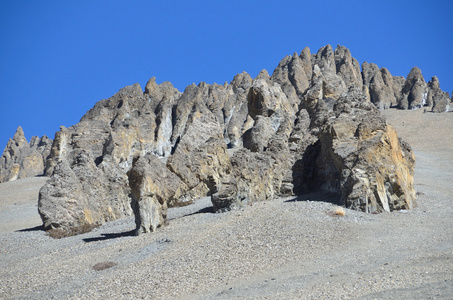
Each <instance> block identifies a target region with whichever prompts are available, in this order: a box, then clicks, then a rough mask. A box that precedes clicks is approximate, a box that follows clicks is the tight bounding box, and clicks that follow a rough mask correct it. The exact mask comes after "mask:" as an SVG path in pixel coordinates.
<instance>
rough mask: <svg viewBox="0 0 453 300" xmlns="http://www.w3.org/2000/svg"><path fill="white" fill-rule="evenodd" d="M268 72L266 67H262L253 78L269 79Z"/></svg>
mask: <svg viewBox="0 0 453 300" xmlns="http://www.w3.org/2000/svg"><path fill="white" fill-rule="evenodd" d="M269 77H270V76H269V73H268V72H267V70H266V69H262V70H261V71H260V73H259V74H258V75H257V76H256V77H255V79H269Z"/></svg>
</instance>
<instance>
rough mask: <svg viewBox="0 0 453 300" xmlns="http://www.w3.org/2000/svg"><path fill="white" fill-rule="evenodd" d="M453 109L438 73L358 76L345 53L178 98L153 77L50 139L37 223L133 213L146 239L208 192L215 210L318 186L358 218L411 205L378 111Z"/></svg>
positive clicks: (369, 71) (409, 169) (404, 164)
mask: <svg viewBox="0 0 453 300" xmlns="http://www.w3.org/2000/svg"><path fill="white" fill-rule="evenodd" d="M450 103H451V100H450V99H449V97H448V93H444V92H442V91H441V90H440V86H439V82H438V80H437V78H433V79H432V80H431V81H430V82H429V83H428V84H426V83H425V81H424V79H423V76H422V74H421V71H420V70H419V69H418V68H414V69H412V70H411V72H410V73H409V75H408V78H407V79H405V78H403V77H395V76H392V75H391V73H390V72H389V71H388V70H387V69H386V68H379V67H378V66H377V65H375V64H372V63H370V64H368V63H366V62H365V63H364V64H363V65H362V72H361V71H360V66H359V63H358V61H357V60H355V59H354V58H353V57H352V55H351V53H350V51H349V50H348V49H347V48H345V47H344V46H338V47H337V48H336V49H335V50H333V48H332V47H331V46H330V45H327V46H325V47H323V48H321V49H320V50H319V51H318V52H317V53H316V54H311V52H310V50H309V49H308V48H305V49H303V51H302V52H301V54H300V55H298V54H297V53H294V54H293V55H292V56H287V57H285V58H284V59H282V60H281V61H280V63H279V64H278V66H277V67H276V69H275V70H274V72H273V73H272V74H271V75H269V73H268V72H267V71H266V70H263V71H261V72H260V73H259V75H258V76H257V77H256V78H254V79H252V78H251V77H250V75H248V74H247V73H245V72H243V73H241V74H238V75H236V76H235V77H234V78H233V80H232V81H231V82H230V83H225V84H223V85H219V84H215V83H214V84H207V83H204V82H201V83H200V84H199V85H195V84H192V85H190V86H188V87H187V88H186V89H185V90H184V92H183V93H181V92H179V91H178V90H176V89H175V88H174V87H173V86H172V85H171V83H169V82H164V83H161V84H157V83H156V80H155V78H151V79H150V80H149V81H148V83H147V84H146V87H145V91H144V92H143V91H142V89H141V87H140V86H139V85H138V84H135V85H132V86H128V87H125V88H123V89H121V90H120V91H119V92H118V93H117V94H115V95H114V96H112V97H111V98H109V99H105V100H101V101H99V102H98V103H96V105H95V106H94V107H93V108H92V109H91V110H90V111H89V112H87V114H86V115H85V116H83V117H82V119H81V121H80V122H79V123H78V124H76V125H74V126H71V127H69V128H64V127H62V128H61V130H60V131H59V132H57V133H56V135H55V139H54V142H53V144H52V149H51V150H50V154H49V158H48V159H47V161H46V174H47V175H49V176H52V177H51V179H50V180H49V181H48V182H47V183H46V185H45V186H44V187H43V189H42V190H41V193H40V214H41V216H42V219H43V222H44V224H45V226H46V227H60V228H71V227H74V226H81V225H83V224H85V223H90V224H91V223H102V222H105V221H107V220H110V219H114V218H119V217H122V216H125V215H128V214H131V213H132V212H134V213H135V216H136V223H137V233H142V232H150V231H154V230H156V228H158V227H159V226H161V225H162V224H164V223H165V220H166V209H167V207H169V206H178V205H188V204H190V203H193V201H196V199H198V198H199V197H203V196H206V195H211V199H212V203H213V207H214V209H215V210H217V211H225V210H229V209H234V208H237V207H244V205H245V204H247V203H251V202H254V201H263V200H266V199H270V198H272V197H275V196H279V195H299V194H302V193H306V192H310V191H313V190H321V191H323V192H325V193H328V194H331V195H333V196H335V197H336V198H337V199H338V201H339V202H341V203H342V204H343V205H344V206H346V207H350V208H354V209H357V210H362V211H365V212H381V211H392V210H394V209H401V208H406V209H407V208H412V207H413V206H414V205H415V193H414V190H413V171H414V164H415V161H414V157H413V153H412V152H411V150H410V146H409V145H407V144H406V143H404V141H401V140H400V139H398V137H397V135H396V132H395V131H394V129H393V128H392V127H391V126H389V125H388V124H386V121H385V120H384V119H383V118H382V117H381V116H380V113H379V109H387V108H390V107H400V108H403V109H408V108H411V109H415V108H420V107H425V106H426V107H431V110H432V111H436V112H440V111H446V110H448V107H449V104H450ZM87 178H88V179H87Z"/></svg>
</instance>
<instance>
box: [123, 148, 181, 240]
mask: <svg viewBox="0 0 453 300" xmlns="http://www.w3.org/2000/svg"><path fill="white" fill-rule="evenodd" d="M127 175H128V180H129V186H130V188H131V195H132V209H133V211H134V214H135V224H136V230H135V233H136V235H139V234H141V233H146V232H153V231H155V230H156V229H157V228H158V227H160V226H162V225H163V224H165V222H166V220H167V207H168V204H169V203H173V202H177V201H179V199H180V198H181V196H182V195H184V193H185V192H186V191H187V189H188V188H187V186H186V185H185V184H184V182H182V180H181V179H179V177H178V176H177V175H175V174H174V173H173V172H171V171H170V170H168V169H167V167H166V166H165V164H164V163H162V162H161V161H160V160H159V158H157V157H156V156H154V155H152V154H150V153H149V154H146V155H144V156H141V157H139V158H136V160H135V161H134V163H133V166H132V168H131V170H129V172H128V173H127Z"/></svg>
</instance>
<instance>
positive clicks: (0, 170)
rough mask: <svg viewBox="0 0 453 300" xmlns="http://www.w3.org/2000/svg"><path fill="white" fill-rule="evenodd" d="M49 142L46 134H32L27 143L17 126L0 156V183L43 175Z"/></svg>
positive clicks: (20, 128) (50, 141) (22, 132)
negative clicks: (40, 135)
mask: <svg viewBox="0 0 453 300" xmlns="http://www.w3.org/2000/svg"><path fill="white" fill-rule="evenodd" d="M51 143H52V140H51V139H49V138H48V137H47V136H43V137H41V138H38V137H36V136H34V137H32V138H31V140H30V144H29V143H28V142H27V139H26V138H25V135H24V131H23V130H22V127H20V126H19V127H18V128H17V130H16V133H15V134H14V137H13V138H12V139H9V141H8V143H7V144H6V147H5V149H4V150H3V154H2V156H1V158H0V183H1V182H8V181H13V180H16V179H22V178H26V177H32V176H37V175H43V174H44V166H45V160H46V158H47V156H48V155H49V152H50V150H49V149H50V144H51Z"/></svg>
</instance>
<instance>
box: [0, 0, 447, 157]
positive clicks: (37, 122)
mask: <svg viewBox="0 0 453 300" xmlns="http://www.w3.org/2000/svg"><path fill="white" fill-rule="evenodd" d="M452 16H453V1H450V0H446V1H436V0H433V1H418V0H412V1H400V0H392V1H384V0H380V1H363V0H361V1H338V0H335V1H300V0H299V1H284V0H280V1H266V0H260V1H247V0H241V1H205V0H197V1H187V0H186V1H163V0H159V1H138V0H134V1H116V0H102V1H101V0H89V1H87V0H77V1H47V0H40V1H36V0H33V1H26V0H22V1H16V0H0V101H1V102H0V103H1V109H0V112H1V113H0V147H1V149H0V151H2V150H3V148H4V147H5V145H6V143H7V141H8V139H9V138H10V137H12V136H13V135H14V132H15V131H16V128H17V127H18V126H19V125H20V126H22V128H23V129H24V131H25V135H26V137H27V139H28V140H30V138H31V137H32V136H34V135H38V136H42V135H44V134H45V135H47V136H49V137H50V138H52V139H53V137H54V134H55V132H56V131H58V130H59V126H60V125H64V126H66V127H69V126H71V125H73V124H75V123H77V122H78V121H79V120H80V118H81V117H82V116H83V115H84V114H85V113H86V112H87V111H88V110H89V109H90V108H91V107H92V106H93V105H94V104H95V103H96V102H97V101H99V100H101V99H105V98H109V97H110V96H112V95H113V94H115V93H116V92H117V91H118V90H119V89H121V88H122V87H124V86H126V85H131V84H134V83H136V82H138V83H140V85H141V86H142V88H144V86H145V84H146V82H147V81H148V79H149V78H151V77H153V76H155V77H156V78H157V79H156V80H157V82H158V83H161V82H163V81H170V82H172V83H173V85H174V86H175V87H176V88H178V89H179V90H180V91H183V90H184V88H185V86H187V85H189V84H191V83H193V82H195V83H196V84H198V83H199V82H200V81H205V82H207V83H214V82H216V83H219V84H223V83H224V82H225V81H228V82H229V81H231V80H232V79H233V77H234V75H236V74H237V73H240V72H242V71H246V72H248V73H249V74H251V76H252V77H255V76H256V75H257V74H258V73H259V71H260V70H262V69H267V70H268V71H269V73H272V71H273V70H274V68H275V67H276V66H277V65H278V63H279V61H280V60H281V59H282V58H283V57H285V56H286V55H291V54H293V53H294V52H298V53H300V52H301V50H302V49H303V48H304V47H306V46H308V47H310V49H311V52H312V53H315V52H317V50H318V49H319V48H320V47H322V46H325V45H327V44H331V45H332V47H333V48H335V47H336V45H337V44H341V45H344V46H346V47H348V48H349V49H350V50H351V53H352V55H353V56H354V57H355V58H356V59H357V60H358V61H359V63H360V64H361V63H362V62H364V61H367V62H373V63H376V64H377V65H378V66H379V67H386V68H387V69H389V71H390V72H391V73H392V74H393V75H398V76H405V77H406V76H407V74H408V73H409V71H410V69H411V68H412V67H413V66H418V67H419V68H420V69H421V70H422V73H423V75H424V77H425V80H426V81H429V80H430V78H431V77H432V76H434V75H436V76H437V77H438V78H439V81H440V87H441V89H442V90H444V91H448V92H449V93H451V92H452V91H453V71H452V70H453V56H452V49H453V17H452Z"/></svg>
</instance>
